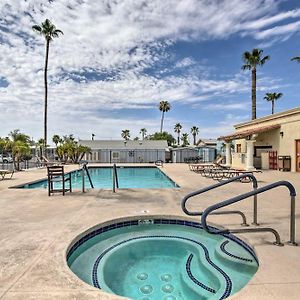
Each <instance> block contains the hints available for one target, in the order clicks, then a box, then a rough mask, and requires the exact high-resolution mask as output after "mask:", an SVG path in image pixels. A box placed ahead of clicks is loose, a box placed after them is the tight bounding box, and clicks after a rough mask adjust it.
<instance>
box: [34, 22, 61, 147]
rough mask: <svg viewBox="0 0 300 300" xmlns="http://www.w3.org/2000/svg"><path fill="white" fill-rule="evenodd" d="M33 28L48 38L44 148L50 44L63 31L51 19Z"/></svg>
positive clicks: (45, 140) (45, 77) (45, 74)
mask: <svg viewBox="0 0 300 300" xmlns="http://www.w3.org/2000/svg"><path fill="white" fill-rule="evenodd" d="M32 29H33V30H34V31H36V32H37V33H39V34H41V35H42V36H44V38H45V40H46V57H45V68H44V85H45V105H44V148H46V147H47V110H48V83H47V71H48V59H49V46H50V42H51V41H52V40H53V38H57V37H59V34H63V32H62V31H61V30H59V29H57V28H56V27H55V25H54V24H52V23H51V21H50V20H48V19H46V20H45V21H44V22H43V23H42V24H41V25H33V26H32Z"/></svg>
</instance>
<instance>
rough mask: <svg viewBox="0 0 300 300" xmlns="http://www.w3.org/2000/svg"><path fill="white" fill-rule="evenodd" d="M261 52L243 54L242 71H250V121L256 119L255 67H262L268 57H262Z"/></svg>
mask: <svg viewBox="0 0 300 300" xmlns="http://www.w3.org/2000/svg"><path fill="white" fill-rule="evenodd" d="M262 53H263V50H260V49H253V50H252V52H248V51H246V52H244V53H243V60H244V63H245V64H244V65H243V66H242V69H243V70H251V72H252V120H254V119H256V68H257V66H262V65H264V64H265V62H266V61H267V60H269V59H270V56H269V55H267V56H264V57H262Z"/></svg>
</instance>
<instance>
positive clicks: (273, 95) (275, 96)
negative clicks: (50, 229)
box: [264, 93, 283, 115]
mask: <svg viewBox="0 0 300 300" xmlns="http://www.w3.org/2000/svg"><path fill="white" fill-rule="evenodd" d="M282 96H283V94H282V93H266V96H265V97H264V99H266V100H267V101H271V102H272V115H273V114H274V104H275V101H276V100H278V99H279V98H281V97H282Z"/></svg>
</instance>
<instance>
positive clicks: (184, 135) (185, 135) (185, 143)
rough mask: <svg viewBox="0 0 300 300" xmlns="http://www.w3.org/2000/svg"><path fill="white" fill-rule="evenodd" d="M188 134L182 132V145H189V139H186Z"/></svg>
mask: <svg viewBox="0 0 300 300" xmlns="http://www.w3.org/2000/svg"><path fill="white" fill-rule="evenodd" d="M188 136H189V134H188V133H183V134H182V137H181V140H182V146H187V145H189V144H190V143H189V139H188Z"/></svg>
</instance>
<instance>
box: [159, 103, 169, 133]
mask: <svg viewBox="0 0 300 300" xmlns="http://www.w3.org/2000/svg"><path fill="white" fill-rule="evenodd" d="M170 109H171V105H170V103H169V102H168V101H160V102H159V110H160V111H162V116H161V122H160V132H162V130H163V124H164V116H165V112H168V111H169V110H170Z"/></svg>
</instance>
